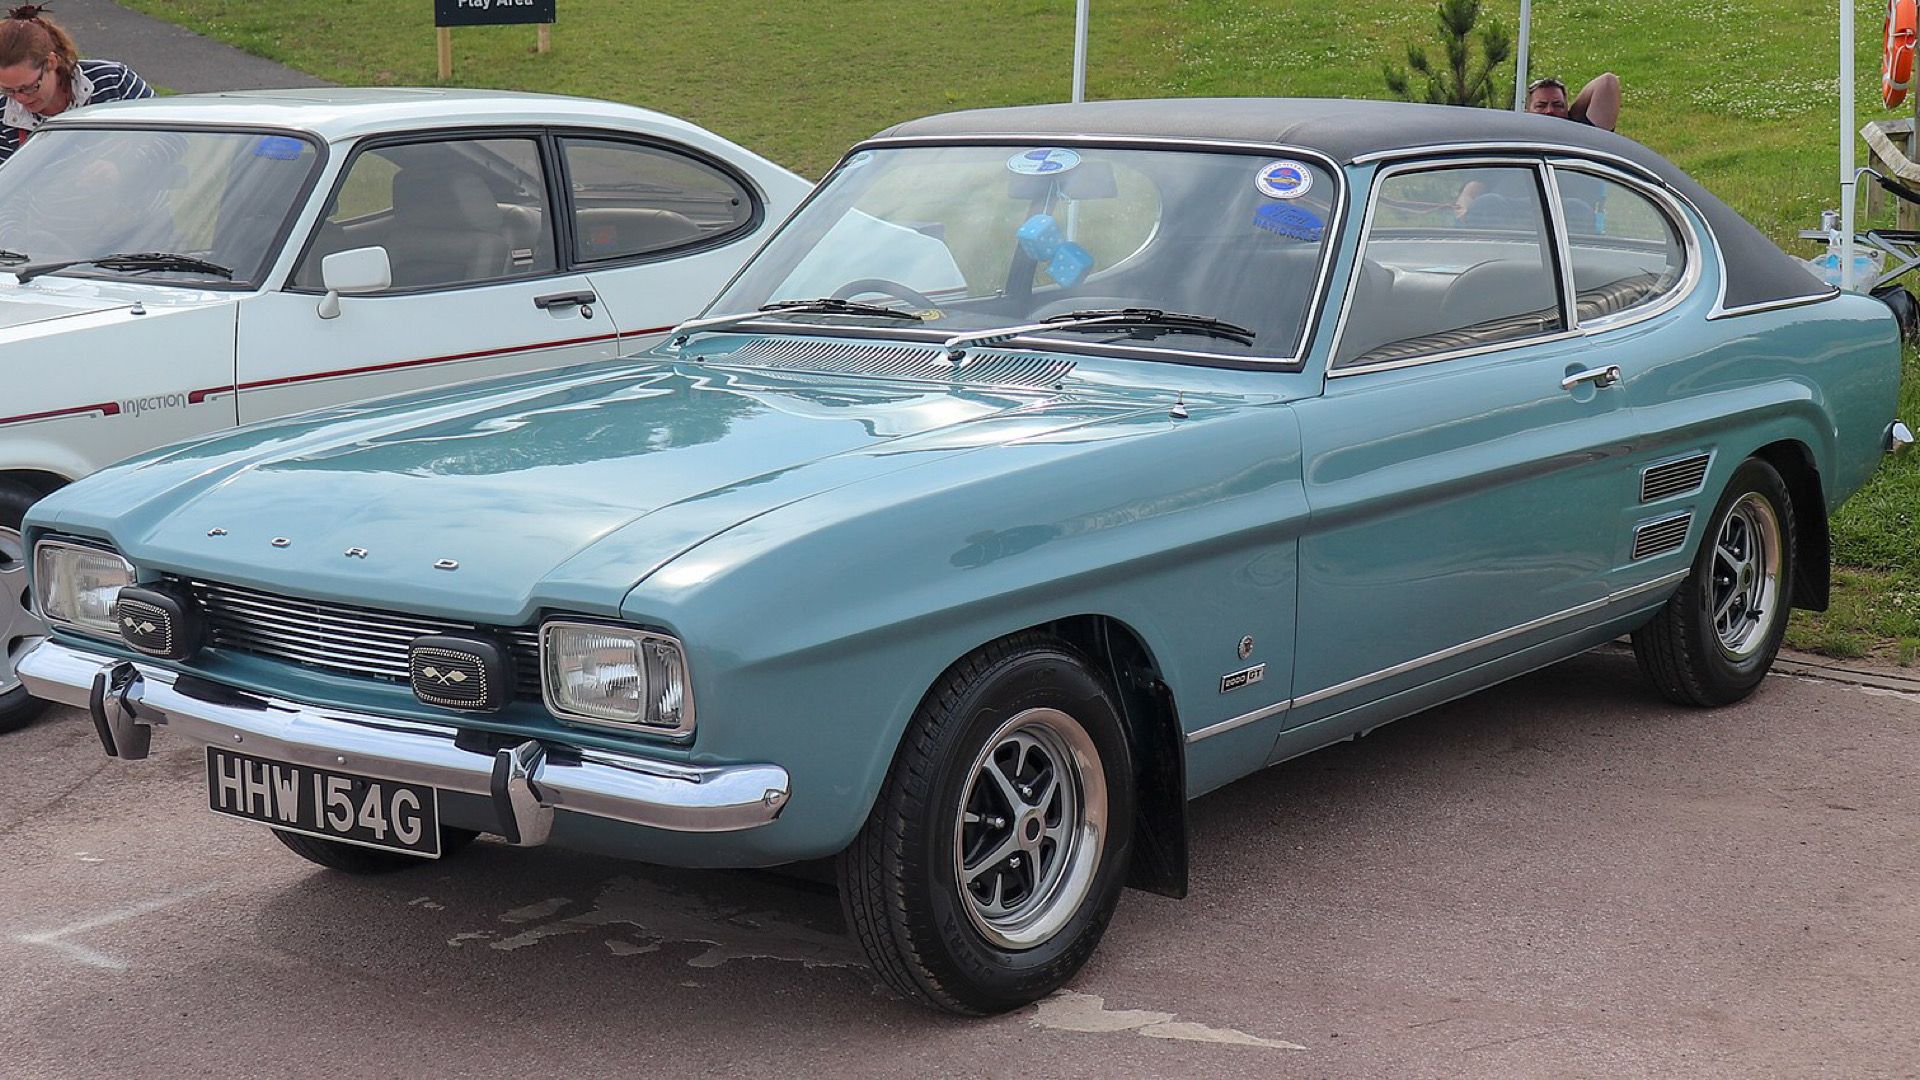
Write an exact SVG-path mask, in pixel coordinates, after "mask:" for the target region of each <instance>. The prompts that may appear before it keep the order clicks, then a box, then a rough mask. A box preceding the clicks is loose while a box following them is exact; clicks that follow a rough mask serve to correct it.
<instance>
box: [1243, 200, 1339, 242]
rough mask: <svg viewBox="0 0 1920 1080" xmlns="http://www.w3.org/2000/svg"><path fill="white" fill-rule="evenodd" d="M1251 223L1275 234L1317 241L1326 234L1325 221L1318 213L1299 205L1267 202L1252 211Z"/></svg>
mask: <svg viewBox="0 0 1920 1080" xmlns="http://www.w3.org/2000/svg"><path fill="white" fill-rule="evenodd" d="M1253 223H1254V225H1255V226H1256V227H1258V228H1262V229H1265V230H1266V231H1268V232H1270V233H1273V234H1275V235H1277V236H1285V237H1290V238H1292V239H1294V240H1305V241H1308V242H1310V243H1317V242H1319V240H1320V237H1321V236H1323V235H1325V234H1326V231H1327V223H1326V222H1324V221H1322V220H1320V215H1318V214H1316V213H1314V212H1313V211H1311V210H1308V209H1305V208H1304V207H1299V206H1287V205H1285V204H1283V203H1267V204H1266V205H1264V206H1262V207H1261V208H1260V209H1258V210H1255V211H1254V212H1253Z"/></svg>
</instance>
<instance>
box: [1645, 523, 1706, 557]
mask: <svg viewBox="0 0 1920 1080" xmlns="http://www.w3.org/2000/svg"><path fill="white" fill-rule="evenodd" d="M1692 524H1693V515H1692V514H1691V513H1686V514H1676V515H1675V516H1673V517H1670V518H1661V519H1660V520H1659V521H1652V522H1648V523H1647V524H1645V525H1642V526H1640V527H1639V528H1637V529H1635V530H1633V557H1634V558H1636V559H1645V558H1648V557H1649V556H1653V555H1662V554H1665V553H1666V552H1669V551H1673V550H1676V549H1677V548H1679V547H1680V545H1682V544H1684V543H1686V542H1687V527H1688V526H1689V525H1692Z"/></svg>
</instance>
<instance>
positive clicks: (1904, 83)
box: [1880, 0, 1916, 109]
mask: <svg viewBox="0 0 1920 1080" xmlns="http://www.w3.org/2000/svg"><path fill="white" fill-rule="evenodd" d="M1914 4H1915V0H1887V23H1886V44H1885V45H1884V46H1883V47H1882V48H1881V50H1880V100H1882V101H1884V102H1886V103H1887V108H1889V109H1892V108H1895V107H1897V106H1898V105H1899V104H1900V103H1901V102H1902V101H1905V100H1906V99H1907V91H1908V90H1911V89H1913V42H1914V35H1915V29H1916V28H1915V25H1914Z"/></svg>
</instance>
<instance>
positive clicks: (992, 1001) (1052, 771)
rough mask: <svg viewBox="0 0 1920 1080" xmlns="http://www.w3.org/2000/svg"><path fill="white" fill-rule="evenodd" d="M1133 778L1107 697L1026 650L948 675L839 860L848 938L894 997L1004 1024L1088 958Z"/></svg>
mask: <svg viewBox="0 0 1920 1080" xmlns="http://www.w3.org/2000/svg"><path fill="white" fill-rule="evenodd" d="M1133 804H1134V785H1133V763H1132V760H1131V758H1130V755H1129V751H1128V748H1127V735H1126V731H1125V729H1124V727H1123V723H1122V720H1121V718H1120V711H1119V708H1118V707H1117V705H1116V704H1115V698H1114V695H1113V692H1112V691H1111V690H1109V689H1108V687H1107V685H1106V683H1105V681H1104V680H1103V679H1102V678H1101V677H1100V676H1099V675H1098V674H1096V672H1095V671H1094V669H1093V667H1092V665H1090V664H1089V663H1087V661H1086V660H1085V659H1083V658H1082V657H1080V656H1079V655H1078V654H1077V653H1076V652H1074V651H1073V650H1072V649H1071V648H1070V647H1068V646H1066V645H1064V644H1063V643H1060V642H1058V641H1055V640H1053V639H1051V638H1046V637H1042V636H1039V635H1021V636H1019V637H1016V638H1013V639H1009V640H1007V641H1003V642H999V643H996V644H994V645H990V646H988V647H986V648H984V649H981V650H980V651H978V652H976V653H974V654H972V655H970V656H968V657H967V658H966V659H964V660H962V661H961V662H959V663H958V664H955V665H954V666H953V667H952V668H951V669H949V670H948V671H947V673H946V674H945V675H943V676H942V677H941V680H940V682H939V683H938V684H937V685H936V686H935V687H934V688H933V690H932V691H931V692H930V693H928V695H927V697H926V699H925V700H924V701H923V702H922V703H921V705H920V709H919V711H918V712H916V713H915V714H914V718H913V721H912V723H911V724H909V725H908V728H907V732H906V736H905V738H904V739H903V740H902V742H901V746H900V749H899V750H898V752H896V754H895V755H894V761H893V768H892V771H891V773H889V774H888V777H887V781H886V783H885V785H884V786H883V787H882V789H881V792H880V797H879V799H878V800H877V801H876V803H875V804H874V808H873V812H872V814H871V815H870V816H869V817H868V819H867V824H866V826H865V827H864V828H863V829H862V830H861V832H860V834H859V836H858V837H856V838H855V840H854V842H853V844H852V845H851V846H849V847H848V848H847V850H846V851H845V852H843V853H842V854H841V856H840V858H839V860H838V864H837V872H838V877H839V885H840V898H841V903H842V905H843V906H844V907H845V910H846V915H847V922H848V925H849V926H851V927H852V929H853V932H854V936H855V937H857V938H858V939H859V941H860V944H861V946H862V948H864V949H865V950H866V953H867V957H868V959H869V960H870V961H871V962H872V964H873V966H874V968H875V970H877V971H878V972H879V974H880V977H881V978H882V979H883V980H885V982H886V983H887V984H888V985H889V986H891V987H892V988H893V989H894V990H896V991H897V992H899V993H900V994H902V995H904V996H906V997H909V998H913V999H916V1000H919V1001H921V1002H923V1003H926V1004H929V1005H933V1006H936V1007H938V1008H942V1009H947V1010H949V1011H952V1012H957V1013H964V1014H971V1015H978V1014H985V1013H995V1012H1003V1011H1005V1010H1007V1009H1012V1008H1016V1007H1018V1006H1020V1005H1024V1004H1026V1003H1028V1002H1031V1001H1035V1000H1037V999H1039V998H1041V997H1044V996H1046V995H1047V994H1049V993H1052V992H1053V991H1054V990H1056V989H1058V988H1059V987H1060V986H1061V985H1062V984H1064V983H1065V982H1066V981H1067V980H1068V979H1069V978H1071V977H1072V976H1073V974H1074V972H1076V971H1078V970H1079V969H1080V966H1081V965H1082V964H1084V963H1086V961H1087V958H1088V957H1089V956H1091V955H1092V954H1093V950H1094V948H1095V946H1097V945H1098V944H1099V943H1100V936H1101V935H1102V934H1103V933H1104V932H1105V931H1106V927H1107V921H1108V919H1110V918H1111V917H1112V915H1113V909H1114V905H1115V904H1116V903H1118V901H1119V898H1120V889H1121V886H1122V885H1123V884H1124V882H1125V880H1126V871H1127V857H1128V853H1129V845H1130V843H1131V840H1132V834H1133Z"/></svg>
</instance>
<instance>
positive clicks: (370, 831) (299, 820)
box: [207, 746, 440, 859]
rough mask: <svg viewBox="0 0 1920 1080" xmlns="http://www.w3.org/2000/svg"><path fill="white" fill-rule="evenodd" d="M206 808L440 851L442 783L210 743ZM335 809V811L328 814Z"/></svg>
mask: <svg viewBox="0 0 1920 1080" xmlns="http://www.w3.org/2000/svg"><path fill="white" fill-rule="evenodd" d="M330 797H332V798H333V802H332V805H331V806H329V798H330ZM340 797H344V798H345V800H346V803H345V805H346V806H347V807H348V808H349V809H348V811H347V815H348V817H349V819H350V820H349V823H348V825H347V826H346V827H344V828H342V827H340V826H339V824H338V816H339V809H340V807H341V805H342V804H341V802H340V801H339V798H340ZM289 799H291V801H292V802H293V804H294V805H293V807H292V813H291V816H289V814H288V812H287V811H288V807H287V806H286V803H287V801H288V800H289ZM262 806H264V807H265V809H264V810H262V809H260V807H262ZM207 809H209V810H211V811H213V812H214V813H216V814H220V815H221V816H223V817H233V818H239V819H240V820H242V821H251V822H255V823H257V824H262V825H271V826H273V827H274V828H276V829H285V830H287V831H288V832H296V833H300V834H301V835H303V836H314V837H319V838H320V839H322V840H335V841H338V842H340V843H343V844H353V845H355V846H357V847H368V848H376V849H378V850H380V851H397V852H400V853H401V854H404V855H415V856H419V857H420V858H423V859H437V858H439V857H440V791H439V789H438V788H433V787H429V786H427V785H425V784H410V783H407V782H405V781H401V780H386V779H382V778H380V777H377V776H362V775H360V774H358V773H349V772H340V771H338V770H335V769H320V768H315V767H313V766H310V765H296V764H293V763H292V762H288V761H279V760H276V759H274V758H263V757H258V756H256V755H253V754H242V753H239V752H237V751H233V750H227V749H225V748H223V747H218V746H209V747H207ZM329 809H332V810H334V811H335V813H334V814H332V815H329V813H328V810H329ZM410 831H412V832H417V834H418V835H417V837H416V838H415V839H414V840H412V841H409V840H407V838H406V834H407V833H408V832H410Z"/></svg>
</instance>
